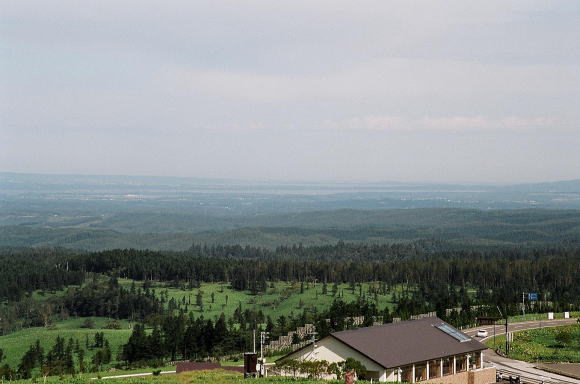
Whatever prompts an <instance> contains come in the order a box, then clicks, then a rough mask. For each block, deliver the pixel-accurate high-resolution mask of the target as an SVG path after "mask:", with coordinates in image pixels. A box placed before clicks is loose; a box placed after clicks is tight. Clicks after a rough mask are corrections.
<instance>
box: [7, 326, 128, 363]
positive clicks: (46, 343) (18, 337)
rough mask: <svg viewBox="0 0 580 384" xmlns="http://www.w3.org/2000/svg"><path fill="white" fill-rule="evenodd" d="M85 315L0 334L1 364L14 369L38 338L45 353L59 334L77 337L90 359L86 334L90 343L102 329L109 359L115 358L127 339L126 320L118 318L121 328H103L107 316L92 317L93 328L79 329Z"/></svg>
mask: <svg viewBox="0 0 580 384" xmlns="http://www.w3.org/2000/svg"><path fill="white" fill-rule="evenodd" d="M85 319H86V318H78V319H69V320H66V321H61V322H57V323H55V324H53V327H50V328H45V327H33V328H28V329H23V330H21V331H18V332H14V333H10V334H8V335H4V336H1V337H0V348H2V349H3V350H4V353H5V355H6V360H4V361H3V362H2V363H3V364H8V365H10V366H11V367H12V368H16V367H17V366H18V364H19V363H20V360H21V359H22V356H23V355H24V353H26V351H27V350H28V348H29V347H30V345H32V344H34V343H35V342H36V340H37V339H38V340H40V343H41V345H42V347H43V348H44V352H45V353H46V352H48V351H49V350H50V349H51V348H52V346H53V345H54V343H55V341H56V338H57V336H61V337H63V338H64V339H65V342H68V339H69V338H71V337H72V338H73V340H78V342H79V345H80V347H81V348H83V349H85V350H86V355H85V362H90V359H91V358H92V356H93V354H94V353H95V351H96V349H91V348H89V349H87V348H86V336H88V337H89V342H90V343H91V345H92V344H93V343H94V336H95V333H96V332H103V333H104V334H105V338H106V339H107V340H108V341H109V344H110V346H111V351H112V353H113V359H114V360H115V359H116V357H117V352H118V351H119V348H120V347H121V346H122V345H123V344H125V343H126V342H127V340H128V339H129V336H130V335H131V329H130V328H129V323H128V322H126V321H119V323H120V324H121V327H122V329H105V328H104V327H105V324H106V323H108V322H109V321H110V319H106V318H99V317H93V318H92V319H93V320H94V322H95V328H94V329H88V328H81V325H82V323H83V322H84V321H85Z"/></svg>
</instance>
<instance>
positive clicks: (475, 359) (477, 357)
mask: <svg viewBox="0 0 580 384" xmlns="http://www.w3.org/2000/svg"><path fill="white" fill-rule="evenodd" d="M471 366H472V367H473V369H479V368H481V352H475V353H474V354H473V355H471Z"/></svg>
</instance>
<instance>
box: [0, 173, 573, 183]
mask: <svg viewBox="0 0 580 384" xmlns="http://www.w3.org/2000/svg"><path fill="white" fill-rule="evenodd" d="M0 175H19V176H40V177H47V176H61V177H103V178H104V177H113V178H123V177H127V178H150V179H181V180H200V181H202V180H203V181H215V182H228V183H235V182H238V183H258V184H275V183H280V184H323V185H324V184H390V185H397V184H398V185H465V186H478V185H481V186H522V185H534V184H552V183H566V182H575V181H580V177H579V178H573V179H557V180H543V181H514V182H502V181H466V180H464V181H403V180H356V179H326V180H325V179H316V180H307V179H302V180H300V179H286V180H284V179H270V180H268V179H244V178H230V177H202V176H173V175H171V176H168V175H163V176H162V175H144V174H107V173H57V172H21V171H4V170H0Z"/></svg>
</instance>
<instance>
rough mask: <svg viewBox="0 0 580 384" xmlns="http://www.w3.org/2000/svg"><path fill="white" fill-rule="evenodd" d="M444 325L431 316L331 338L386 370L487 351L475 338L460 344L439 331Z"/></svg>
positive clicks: (338, 333) (337, 334)
mask: <svg viewBox="0 0 580 384" xmlns="http://www.w3.org/2000/svg"><path fill="white" fill-rule="evenodd" d="M441 324H447V323H445V322H444V321H443V320H441V319H439V318H437V317H429V318H424V319H419V320H410V321H403V322H400V323H391V324H384V325H377V326H374V327H366V328H357V329H351V330H348V331H341V332H334V333H332V334H331V336H332V337H334V338H336V339H338V340H339V341H341V342H343V343H344V344H346V345H348V346H349V347H351V348H353V349H355V350H357V351H359V352H360V353H362V354H363V355H365V356H367V357H369V358H370V359H372V360H374V361H376V362H377V363H379V364H380V365H382V366H383V367H385V368H394V367H400V366H402V365H407V364H411V363H416V362H420V361H426V360H431V359H437V358H441V357H445V356H452V355H459V354H465V353H469V352H475V351H481V350H483V349H487V347H486V346H485V345H483V344H481V343H480V342H479V341H476V340H474V339H472V338H469V340H467V341H463V342H460V341H458V340H457V339H456V338H454V337H452V336H450V335H449V334H447V333H445V332H443V331H442V330H440V329H438V328H436V326H437V325H441ZM447 325H448V324H447ZM460 333H461V332H460ZM462 334H463V333H462ZM468 337H469V336H468Z"/></svg>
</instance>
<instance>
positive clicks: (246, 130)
mask: <svg viewBox="0 0 580 384" xmlns="http://www.w3.org/2000/svg"><path fill="white" fill-rule="evenodd" d="M0 171H10V172H29V173H75V174H110V175H116V174H117V175H119V174H120V175H123V174H132V175H133V174H134V175H158V176H186V177H204V178H208V177H209V178H212V177H215V178H234V179H250V180H322V181H324V180H344V181H407V182H409V181H410V182H465V183H520V182H537V181H554V180H564V179H576V178H580V2H578V1H535V0H524V1H506V0H500V1H494V0H485V1H465V0H460V1H412V0H403V1H386V0H380V1H340V0H333V1H326V0H317V1H311V0H309V1H302V0H291V1H271V0H248V1H239V0H233V1H222V0H211V1H203V0H196V1H189V0H188V1H177V0H176V1H170V0H164V1H151V0H135V1H129V0H99V1H89V0H87V1H78V0H59V1H51V0H42V1H28V0H0Z"/></svg>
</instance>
